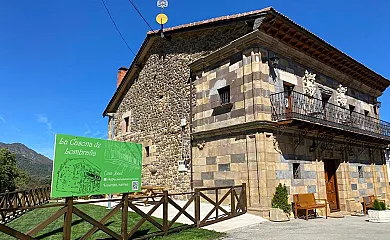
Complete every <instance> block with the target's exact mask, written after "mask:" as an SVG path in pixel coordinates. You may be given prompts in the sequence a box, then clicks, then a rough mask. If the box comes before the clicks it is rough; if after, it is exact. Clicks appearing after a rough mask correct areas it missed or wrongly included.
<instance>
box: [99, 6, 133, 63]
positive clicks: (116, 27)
mask: <svg viewBox="0 0 390 240" xmlns="http://www.w3.org/2000/svg"><path fill="white" fill-rule="evenodd" d="M102 3H103V5H104V8H105V9H106V11H107V13H108V16H110V19H111V21H112V23H113V24H114V26H115V29H116V30H117V31H118V33H119V35H120V36H121V38H122V40H123V42H125V44H126V46H127V48H128V49H129V50H130V52H131V53H132V54H134V56H135V55H136V54H135V53H134V51H133V50H132V49H131V48H130V46H129V44H127V42H126V40H125V38H124V37H123V35H122V33H121V31H119V28H118V26H117V25H116V23H115V21H114V19H113V18H112V16H111V13H110V11H109V10H108V7H107V5H106V3H105V2H104V0H102Z"/></svg>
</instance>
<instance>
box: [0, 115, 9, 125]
mask: <svg viewBox="0 0 390 240" xmlns="http://www.w3.org/2000/svg"><path fill="white" fill-rule="evenodd" d="M0 122H2V123H7V121H5V118H4V117H3V116H1V115H0Z"/></svg>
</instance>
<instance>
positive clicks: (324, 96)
mask: <svg viewBox="0 0 390 240" xmlns="http://www.w3.org/2000/svg"><path fill="white" fill-rule="evenodd" d="M321 96H322V108H324V109H325V107H326V104H327V103H328V102H329V99H330V95H327V94H322V95H321Z"/></svg>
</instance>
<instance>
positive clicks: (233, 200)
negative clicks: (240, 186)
mask: <svg viewBox="0 0 390 240" xmlns="http://www.w3.org/2000/svg"><path fill="white" fill-rule="evenodd" d="M234 192H235V190H234V187H232V188H231V191H230V208H231V210H230V212H231V214H232V216H235V215H236V197H235V196H234Z"/></svg>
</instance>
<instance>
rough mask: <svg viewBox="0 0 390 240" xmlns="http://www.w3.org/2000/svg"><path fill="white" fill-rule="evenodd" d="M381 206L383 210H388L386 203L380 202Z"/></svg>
mask: <svg viewBox="0 0 390 240" xmlns="http://www.w3.org/2000/svg"><path fill="white" fill-rule="evenodd" d="M379 205H381V207H382V210H386V209H387V207H386V203H384V202H379Z"/></svg>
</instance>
